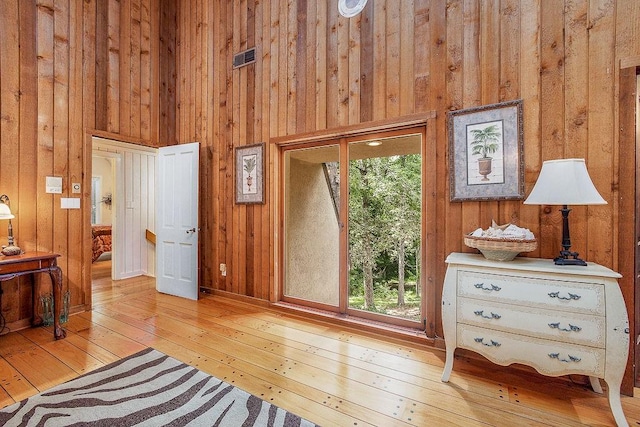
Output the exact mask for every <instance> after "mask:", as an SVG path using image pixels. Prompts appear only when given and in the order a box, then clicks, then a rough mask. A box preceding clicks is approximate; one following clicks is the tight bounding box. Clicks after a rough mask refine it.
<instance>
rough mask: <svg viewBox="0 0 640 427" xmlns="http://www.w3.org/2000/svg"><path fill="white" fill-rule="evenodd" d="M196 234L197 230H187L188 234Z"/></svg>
mask: <svg viewBox="0 0 640 427" xmlns="http://www.w3.org/2000/svg"><path fill="white" fill-rule="evenodd" d="M195 232H196V228H195V227H193V228H190V229H189V230H187V234H191V233H195Z"/></svg>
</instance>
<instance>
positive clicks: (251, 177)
mask: <svg viewBox="0 0 640 427" xmlns="http://www.w3.org/2000/svg"><path fill="white" fill-rule="evenodd" d="M264 147H265V144H264V143H259V144H253V145H245V146H242V147H236V149H235V169H236V170H235V176H236V180H235V181H236V203H239V204H243V203H244V204H250V203H264Z"/></svg>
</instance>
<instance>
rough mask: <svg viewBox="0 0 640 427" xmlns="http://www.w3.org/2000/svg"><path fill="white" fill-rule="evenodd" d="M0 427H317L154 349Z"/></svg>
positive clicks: (37, 401) (68, 387) (71, 385)
mask: <svg viewBox="0 0 640 427" xmlns="http://www.w3.org/2000/svg"><path fill="white" fill-rule="evenodd" d="M0 425H2V426H105V427H106V426H108V427H116V426H153V427H156V426H186V425H189V426H221V427H222V426H233V427H237V426H283V427H294V426H303V427H306V426H315V424H313V423H311V422H309V421H307V420H304V419H301V418H300V417H299V416H297V415H294V414H292V413H290V412H288V411H285V410H283V409H281V408H278V407H277V406H274V405H272V404H270V403H268V402H265V401H263V400H261V399H260V398H258V397H256V396H253V395H251V394H249V393H247V392H245V391H243V390H240V389H239V388H237V387H234V386H232V385H229V384H227V383H225V382H223V381H220V380H219V379H217V378H214V377H212V376H210V375H208V374H205V373H204V372H202V371H199V370H198V369H196V368H193V367H191V366H189V365H186V364H184V363H182V362H180V361H178V360H176V359H174V358H172V357H169V356H167V355H165V354H163V353H161V352H159V351H157V350H154V349H152V348H149V349H146V350H143V351H141V352H139V353H136V354H134V355H132V356H129V357H127V358H125V359H122V360H119V361H118V362H115V363H112V364H109V365H106V366H104V367H102V368H100V369H97V370H95V371H93V372H90V373H88V374H85V375H83V376H81V377H78V378H76V379H73V380H71V381H69V382H66V383H64V384H60V385H58V386H56V387H53V388H52V389H50V390H47V391H45V392H43V393H40V394H38V395H36V396H32V397H30V398H28V399H25V400H23V401H22V402H18V403H15V404H13V405H10V406H7V407H6V408H4V409H2V410H0Z"/></svg>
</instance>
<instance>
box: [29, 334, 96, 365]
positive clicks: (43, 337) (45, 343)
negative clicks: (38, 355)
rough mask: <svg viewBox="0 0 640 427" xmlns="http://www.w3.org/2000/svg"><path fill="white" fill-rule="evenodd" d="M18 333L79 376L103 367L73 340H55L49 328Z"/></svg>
mask: <svg viewBox="0 0 640 427" xmlns="http://www.w3.org/2000/svg"><path fill="white" fill-rule="evenodd" d="M19 333H20V334H21V335H22V336H24V337H25V338H27V339H29V340H31V341H32V342H34V343H35V344H37V345H38V346H40V348H42V349H44V350H46V351H47V352H48V353H49V354H50V355H52V356H53V357H55V358H56V359H58V360H60V361H62V362H63V363H64V364H65V365H66V366H68V367H69V368H71V369H72V370H73V371H74V372H75V373H76V374H80V375H81V374H84V373H87V372H91V371H93V370H95V369H97V368H99V367H101V366H104V363H103V362H101V361H100V360H98V359H96V358H94V357H93V356H91V355H90V354H88V353H87V352H86V351H85V350H84V349H81V348H78V347H76V346H75V345H73V341H74V340H73V339H63V340H55V339H54V338H53V331H52V330H51V329H50V328H31V329H25V330H23V331H20V332H19Z"/></svg>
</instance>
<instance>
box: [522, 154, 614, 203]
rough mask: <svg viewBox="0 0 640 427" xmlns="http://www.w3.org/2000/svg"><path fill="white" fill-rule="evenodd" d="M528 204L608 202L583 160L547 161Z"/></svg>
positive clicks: (543, 165) (526, 201)
mask: <svg viewBox="0 0 640 427" xmlns="http://www.w3.org/2000/svg"><path fill="white" fill-rule="evenodd" d="M524 204H525V205H606V204H607V202H606V200H604V199H603V198H602V196H601V195H600V193H598V190H596V187H595V186H594V185H593V181H591V177H590V176H589V172H587V166H586V164H585V161H584V159H559V160H547V161H545V162H544V163H543V164H542V169H541V170H540V176H538V180H537V181H536V184H535V185H534V186H533V190H531V193H530V194H529V197H527V200H525V201H524Z"/></svg>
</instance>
